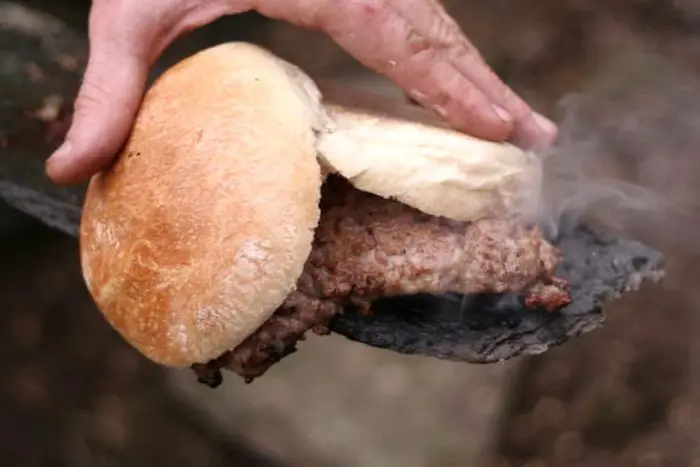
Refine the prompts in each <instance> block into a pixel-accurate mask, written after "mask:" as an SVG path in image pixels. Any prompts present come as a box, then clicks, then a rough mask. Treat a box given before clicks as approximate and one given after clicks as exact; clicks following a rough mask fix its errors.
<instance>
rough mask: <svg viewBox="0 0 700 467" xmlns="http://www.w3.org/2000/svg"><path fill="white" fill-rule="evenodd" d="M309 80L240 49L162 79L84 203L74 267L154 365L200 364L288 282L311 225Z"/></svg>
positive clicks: (245, 332)
mask: <svg viewBox="0 0 700 467" xmlns="http://www.w3.org/2000/svg"><path fill="white" fill-rule="evenodd" d="M320 114H322V112H321V110H320V94H319V92H318V89H317V88H316V87H315V85H314V83H312V82H311V81H310V80H309V79H308V78H306V76H305V75H303V74H301V73H299V72H298V70H297V69H296V68H294V67H291V66H289V65H288V64H286V63H285V62H282V61H281V60H279V59H278V58H276V57H275V56H273V55H272V54H270V53H269V52H267V51H265V50H264V49H261V48H259V47H256V46H253V45H249V44H245V43H229V44H224V45H219V46H216V47H213V48H210V49H207V50H205V51H203V52H200V53H198V54H196V55H193V56H191V57H189V58H187V59H185V60H184V61H182V62H180V63H179V64H177V65H176V66H174V67H172V68H171V69H169V70H168V71H167V72H166V73H164V74H163V75H162V76H161V77H160V78H159V79H158V80H157V82H156V83H155V84H154V85H153V86H152V88H151V89H150V90H149V91H148V93H147V94H146V96H145V100H144V102H143V105H142V107H141V109H140V111H139V114H138V117H137V119H136V123H135V126H134V128H133V132H132V134H131V137H130V139H129V141H128V143H127V144H126V147H125V148H124V150H123V151H122V152H121V154H120V155H119V157H118V158H117V159H116V162H115V164H114V166H113V167H111V168H110V169H109V170H107V171H105V172H104V173H101V174H98V175H96V176H95V177H94V178H93V179H92V180H91V183H90V186H89V189H88V191H87V196H86V199H85V203H84V210H83V217H82V222H81V231H80V247H81V251H80V253H81V263H82V269H83V275H84V279H85V282H86V284H87V287H88V289H89V291H90V293H91V294H92V297H93V298H94V301H95V302H96V304H97V305H98V307H99V308H100V310H101V311H102V313H103V314H104V316H105V317H106V319H107V320H108V321H109V323H111V325H112V326H113V327H114V328H115V329H116V330H117V331H118V332H119V333H120V334H121V335H122V336H123V337H124V338H125V339H126V340H127V341H128V342H130V343H131V344H132V345H133V346H134V347H136V348H137V349H138V350H139V351H140V352H141V353H143V354H144V355H145V356H147V357H148V358H150V359H151V360H153V361H155V362H158V363H160V364H163V365H168V366H185V365H191V364H194V363H204V362H207V361H209V360H211V359H214V358H216V357H218V356H220V355H221V354H222V353H224V352H226V351H228V350H231V349H233V348H234V347H235V346H236V345H238V344H239V343H240V342H242V341H243V340H244V339H245V338H246V337H247V336H249V335H250V334H252V333H253V332H254V331H255V330H256V329H257V328H258V327H259V326H260V325H261V324H262V323H263V322H264V321H265V320H266V319H267V318H268V317H269V316H270V315H271V314H272V313H273V312H274V311H275V309H276V308H277V307H278V306H279V305H280V304H281V303H282V302H283V301H284V299H285V297H287V295H288V294H289V293H290V291H291V290H292V289H293V288H294V287H295V284H296V281H297V279H298V277H299V276H300V274H301V272H302V268H303V265H304V263H305V261H306V259H307V257H308V255H309V253H310V250H311V242H312V239H313V233H314V228H315V227H316V225H317V224H318V220H319V197H320V185H321V175H320V167H319V163H318V162H317V158H316V151H315V136H314V131H313V128H314V127H315V126H316V125H317V121H316V119H317V118H318V115H320Z"/></svg>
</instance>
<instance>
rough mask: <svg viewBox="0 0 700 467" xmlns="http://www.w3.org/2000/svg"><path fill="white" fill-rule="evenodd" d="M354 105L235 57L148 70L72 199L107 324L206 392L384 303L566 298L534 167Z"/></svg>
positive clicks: (421, 117) (260, 61) (205, 54)
mask: <svg viewBox="0 0 700 467" xmlns="http://www.w3.org/2000/svg"><path fill="white" fill-rule="evenodd" d="M332 95H334V97H332ZM362 101H363V96H362V95H354V94H352V93H351V92H341V93H338V92H332V89H330V88H329V89H325V88H322V87H321V86H319V85H318V84H317V83H315V82H314V81H313V80H312V79H311V78H310V77H309V76H308V75H306V74H305V73H304V72H303V71H302V70H300V69H299V68H297V67H296V66H294V65H293V64H291V63H288V62H286V61H284V60H282V59H280V58H279V57H277V56H275V55H274V54H272V53H271V52H269V51H267V50H265V49H263V48H261V47H258V46H255V45H252V44H248V43H226V44H222V45H218V46H215V47H212V48H209V49H206V50H203V51H201V52H199V53H197V54H195V55H192V56H190V57H188V58H186V59H184V60H183V61H181V62H180V63H178V64H176V65H175V66H173V67H172V68H170V69H168V70H167V71H166V72H165V73H164V74H163V75H161V76H160V77H159V78H158V80H156V82H155V83H154V84H153V86H152V87H151V88H150V89H149V91H148V92H147V93H146V95H145V98H144V101H143V104H142V107H141V109H140V111H139V113H138V116H137V118H136V122H135V125H134V128H133V130H132V133H131V135H130V137H129V140H128V141H127V143H126V145H125V147H124V148H123V150H122V152H121V153H120V154H119V156H118V157H117V158H116V159H115V161H114V163H113V164H112V166H111V167H109V168H108V169H107V170H105V171H103V172H101V173H99V174H97V175H95V176H94V177H93V178H92V180H91V181H90V184H89V187H88V190H87V193H86V196H85V200H84V206H83V212H82V218H81V226H80V255H81V258H80V259H81V266H82V271H83V277H84V280H85V283H86V285H87V288H88V290H89V292H90V294H91V296H92V298H93V300H94V301H95V303H96V305H97V307H98V308H99V309H100V310H101V312H102V313H103V315H104V317H105V318H106V320H107V321H108V322H109V323H110V324H111V326H112V327H113V328H114V329H115V330H116V331H117V332H118V333H119V334H121V336H122V337H123V338H124V339H125V340H126V341H128V342H129V343H130V344H131V345H132V346H133V347H134V348H136V349H137V350H138V351H139V352H140V353H141V354H143V355H144V356H145V357H147V358H148V359H150V360H152V361H153V362H155V363H158V364H161V365H164V366H168V367H190V368H192V369H193V370H194V372H195V373H196V375H197V378H198V379H199V381H201V382H202V383H205V384H208V385H210V386H212V387H215V386H218V385H219V384H220V383H221V381H222V374H221V370H222V369H226V370H230V371H232V372H234V373H236V374H238V375H240V376H241V377H243V378H245V379H246V381H248V382H250V381H252V380H254V379H255V378H257V377H259V376H261V375H263V374H264V373H265V372H266V371H267V370H268V369H269V368H270V367H271V366H272V365H274V364H275V363H277V362H278V361H280V360H281V359H282V358H283V357H285V356H287V355H289V354H290V353H292V352H293V351H295V350H296V344H297V342H299V341H300V340H303V338H304V336H305V335H306V333H307V332H309V331H312V332H315V333H317V334H327V333H329V332H330V330H331V329H332V327H333V323H334V322H335V321H336V320H338V319H339V318H342V317H343V316H344V315H346V314H347V313H349V312H351V313H357V314H359V315H360V316H362V317H364V318H367V319H371V318H372V317H373V316H375V315H376V314H377V313H381V310H380V309H379V307H377V306H376V304H377V303H380V302H381V301H382V300H385V299H391V298H401V297H407V296H408V297H411V296H419V295H420V296H449V295H457V296H493V297H501V296H505V295H508V294H510V295H515V296H518V297H520V299H519V302H518V306H519V307H521V308H522V310H524V312H526V313H533V314H535V313H545V314H556V313H557V312H559V311H560V310H562V309H563V308H565V307H566V306H567V305H569V304H571V302H572V293H571V284H570V283H569V281H568V280H567V279H566V278H564V277H561V276H559V275H558V274H557V267H558V266H559V265H560V263H561V262H562V259H563V253H562V250H561V249H559V248H558V247H557V246H555V245H553V244H552V243H551V242H550V241H549V240H548V239H547V238H546V236H545V235H544V233H543V231H542V230H541V229H540V227H539V226H538V224H537V213H538V209H539V205H540V202H541V192H542V181H543V178H542V173H543V169H542V167H543V162H544V161H543V160H542V158H541V156H538V155H536V154H534V153H531V152H527V151H523V150H520V149H518V148H516V147H515V146H512V145H510V144H507V143H496V142H490V141H483V140H479V139H475V138H473V137H470V136H468V135H465V134H462V133H460V132H457V131H455V130H452V129H450V128H447V127H445V126H444V125H443V124H442V123H441V122H440V121H439V120H437V119H436V118H434V117H432V115H430V113H429V112H427V111H425V110H424V109H420V108H417V107H415V106H410V105H408V104H406V103H402V102H397V101H393V100H387V101H382V100H381V99H376V98H372V99H369V100H368V102H364V103H363V102H362Z"/></svg>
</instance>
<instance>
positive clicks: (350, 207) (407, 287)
mask: <svg viewBox="0 0 700 467" xmlns="http://www.w3.org/2000/svg"><path fill="white" fill-rule="evenodd" d="M321 199H322V202H321V212H322V214H321V220H320V223H319V226H318V227H317V229H316V234H315V239H314V244H313V249H312V252H311V255H310V256H309V258H308V260H307V262H306V265H305V267H304V271H303V273H302V275H301V277H300V278H299V280H298V282H297V288H296V290H295V291H293V292H292V293H291V294H290V295H289V296H288V297H287V299H286V300H285V302H284V303H283V304H282V306H281V307H280V308H279V309H278V310H277V311H276V312H275V314H274V315H273V316H272V317H270V318H269V319H268V320H267V321H266V322H265V323H264V324H263V325H262V326H261V327H260V328H259V329H258V330H257V331H256V332H255V333H254V334H252V335H251V336H250V337H248V338H247V339H246V340H245V341H244V342H242V343H241V344H240V345H239V346H237V347H236V348H235V349H233V350H232V351H230V352H227V353H225V354H224V355H222V356H221V357H219V358H217V359H216V360H214V361H211V362H209V363H207V364H205V365H195V366H194V367H193V369H194V370H195V372H196V374H197V376H198V379H199V381H200V382H202V383H204V384H207V385H209V386H212V387H216V386H218V385H219V384H220V383H221V376H220V373H219V369H221V368H225V369H228V370H231V371H233V372H235V373H237V374H238V375H240V376H242V377H244V378H245V379H246V381H248V382H251V381H253V379H254V378H256V377H259V376H261V375H262V374H263V373H265V371H267V369H269V368H270V366H272V365H273V364H274V363H276V362H278V361H279V360H280V359H282V358H284V357H285V356H287V355H289V354H290V353H292V352H294V351H295V350H296V346H295V345H296V342H297V341H299V340H300V339H303V336H304V334H305V333H306V332H307V331H308V330H310V329H311V330H313V331H314V332H315V333H317V334H328V333H329V332H330V331H329V328H328V326H329V325H330V324H331V322H332V321H333V319H334V318H335V317H336V316H337V315H339V314H342V313H343V311H344V310H345V309H346V308H348V307H351V308H353V309H357V310H359V311H360V312H361V313H363V314H365V315H370V314H371V313H372V302H373V301H375V300H377V299H380V298H385V297H394V296H404V295H413V294H419V293H432V294H441V293H460V294H500V293H504V292H518V291H522V292H523V294H524V296H525V301H524V303H525V306H526V307H529V308H538V309H539V308H543V309H547V310H549V311H555V310H557V309H559V308H561V307H563V306H565V305H567V304H568V303H569V302H570V300H571V298H570V295H569V292H568V283H567V282H566V281H565V280H564V279H561V278H557V277H554V270H555V268H556V266H557V264H558V263H559V261H560V259H561V253H560V252H559V250H557V249H556V248H555V247H554V246H552V245H551V244H549V243H548V242H547V240H546V239H545V238H544V235H543V233H542V231H541V230H540V229H539V228H538V227H536V226H527V225H524V224H523V223H520V222H518V221H516V220H503V219H500V220H497V219H482V220H478V221H476V222H473V223H466V222H457V221H452V220H449V219H446V218H441V217H435V216H430V215H427V214H424V213H422V212H420V211H418V210H416V209H413V208H411V207H409V206H406V205H404V204H402V203H399V202H397V201H393V200H388V199H384V198H381V197H378V196H376V195H373V194H369V193H366V192H362V191H359V190H357V189H355V188H353V187H352V185H350V184H349V183H348V182H347V181H346V180H344V179H342V178H340V177H335V176H331V177H329V178H328V180H327V181H326V183H325V184H324V186H323V192H322V198H321Z"/></svg>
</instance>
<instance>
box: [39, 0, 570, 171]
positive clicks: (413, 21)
mask: <svg viewBox="0 0 700 467" xmlns="http://www.w3.org/2000/svg"><path fill="white" fill-rule="evenodd" d="M251 10H256V11H258V12H260V13H261V14H263V15H265V16H268V17H270V18H275V19H280V20H284V21H289V22H291V23H294V24H296V25H299V26H301V27H306V28H311V29H317V30H321V31H323V32H325V33H326V34H328V35H329V36H331V37H332V38H333V39H334V40H335V41H336V42H337V43H338V44H340V45H341V46H342V47H343V48H344V49H345V50H347V51H348V52H349V53H350V54H351V55H353V56H354V57H355V58H356V59H358V60H359V61H360V62H362V63H363V64H364V65H366V66H368V67H369V68H371V69H373V70H375V71H377V72H379V73H381V74H383V75H385V76H387V77H389V78H391V79H392V80H394V81H395V82H396V83H397V84H398V85H399V86H401V87H402V88H403V89H404V90H405V91H406V92H407V93H408V94H409V95H411V96H412V97H413V98H414V99H415V100H416V101H418V102H419V103H421V104H422V105H424V106H426V107H428V108H431V109H432V110H433V111H435V112H436V113H438V114H439V115H440V116H441V117H443V118H444V119H445V120H446V121H447V122H449V123H450V124H451V125H452V126H453V127H455V128H457V129H459V130H462V131H464V132H466V133H469V134H471V135H473V136H477V137H480V138H484V139H491V140H496V141H505V140H508V141H512V142H514V143H516V144H518V145H521V146H528V147H531V146H534V145H546V144H548V143H549V142H551V140H552V139H553V138H554V136H555V134H556V127H555V125H554V124H552V123H551V122H550V121H548V120H547V119H546V118H544V117H542V116H540V115H539V114H537V113H534V112H533V110H532V109H531V108H530V107H529V106H528V105H527V104H526V103H525V102H524V101H523V100H522V99H520V98H519V97H518V96H516V95H515V94H514V93H513V91H512V90H510V89H509V88H508V87H507V86H506V85H505V84H503V83H502V82H501V81H500V80H499V78H498V77H497V76H496V75H495V74H494V72H493V71H492V70H491V69H490V67H489V66H488V65H487V64H486V63H485V61H484V60H483V58H482V57H481V56H480V55H479V53H478V51H477V50H475V48H474V46H473V45H472V44H471V43H470V42H469V41H468V40H467V38H466V37H464V35H463V34H462V32H461V31H460V29H459V27H458V25H457V24H456V23H455V21H454V20H453V19H452V18H450V17H449V15H448V14H447V13H446V12H445V10H444V9H443V8H442V7H441V6H440V4H439V2H438V1H436V0H386V1H379V0H360V1H353V0H340V1H339V0H293V1H279V0H258V1H253V0H163V1H160V2H144V1H139V0H95V1H94V2H93V6H92V11H91V15H90V25H89V35H90V41H91V44H90V45H91V48H90V59H89V63H88V67H87V70H86V73H85V78H84V82H83V85H82V88H81V90H80V92H79V95H78V99H77V100H76V103H75V113H74V118H73V123H72V127H71V129H70V131H69V133H68V135H67V138H66V141H65V142H64V144H63V145H62V146H61V147H60V148H59V149H58V150H57V151H56V152H55V153H54V154H53V156H52V157H51V158H50V159H49V161H48V162H47V172H48V174H49V176H50V177H51V178H52V179H53V180H54V181H56V182H59V183H73V182H78V181H81V180H84V179H86V178H88V177H90V176H91V175H93V174H94V173H95V172H97V171H99V170H100V169H101V168H103V167H104V166H105V165H106V164H108V163H109V162H110V161H111V160H112V158H113V157H114V156H115V155H116V153H117V152H118V151H119V149H120V147H121V146H122V145H123V143H124V141H125V139H126V137H127V135H128V134H129V131H130V130H131V127H132V125H133V122H134V118H135V115H136V113H137V111H138V108H139V106H140V104H141V99H142V97H143V91H144V88H145V86H146V80H147V75H148V72H149V69H150V68H151V66H152V65H153V63H154V62H155V61H156V60H157V59H158V57H159V56H160V55H161V53H162V52H163V51H164V49H165V48H166V47H167V46H168V45H170V44H171V43H172V42H173V41H174V40H175V39H176V38H177V37H178V36H180V35H182V34H184V33H186V32H187V31H191V30H193V29H196V28H198V27H201V26H203V25H205V24H208V23H210V22H212V21H214V20H216V19H217V18H220V17H222V16H224V15H229V14H237V13H243V12H246V11H251Z"/></svg>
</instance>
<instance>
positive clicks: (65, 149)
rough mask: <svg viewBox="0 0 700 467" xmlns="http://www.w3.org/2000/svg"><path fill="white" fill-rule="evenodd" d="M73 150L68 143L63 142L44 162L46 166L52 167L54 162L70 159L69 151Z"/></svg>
mask: <svg viewBox="0 0 700 467" xmlns="http://www.w3.org/2000/svg"><path fill="white" fill-rule="evenodd" d="M72 149H73V147H72V145H71V143H70V141H65V142H64V143H63V144H62V145H61V146H60V147H59V148H58V149H56V150H55V151H54V153H53V154H51V156H50V157H49V158H48V160H47V161H46V163H47V164H50V165H54V164H56V162H61V161H63V160H64V159H67V158H68V157H70V153H71V150H72Z"/></svg>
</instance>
